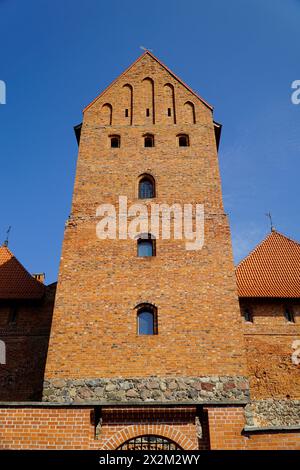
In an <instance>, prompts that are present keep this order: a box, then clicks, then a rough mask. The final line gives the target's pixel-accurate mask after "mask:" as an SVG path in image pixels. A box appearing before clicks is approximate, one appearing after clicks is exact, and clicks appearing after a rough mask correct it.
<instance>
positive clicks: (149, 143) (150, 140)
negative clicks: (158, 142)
mask: <svg viewBox="0 0 300 470" xmlns="http://www.w3.org/2000/svg"><path fill="white" fill-rule="evenodd" d="M144 147H154V135H153V134H146V135H144Z"/></svg>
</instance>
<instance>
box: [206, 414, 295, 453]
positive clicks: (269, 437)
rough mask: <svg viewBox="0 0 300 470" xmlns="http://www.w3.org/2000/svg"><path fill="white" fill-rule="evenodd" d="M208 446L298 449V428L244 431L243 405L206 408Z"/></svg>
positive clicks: (238, 448) (251, 448) (228, 448)
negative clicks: (208, 432) (208, 431)
mask: <svg viewBox="0 0 300 470" xmlns="http://www.w3.org/2000/svg"><path fill="white" fill-rule="evenodd" d="M207 411H208V422H209V430H210V435H209V438H210V448H211V449H212V450H216V449H224V450H260V449H261V450H262V449H264V450H296V449H298V450H299V449H300V431H299V430H298V431H297V430H295V431H292V430H291V431H283V430H282V431H279V430H277V431H275V430H273V431H272V430H270V429H269V430H266V431H264V432H254V431H252V432H250V431H248V432H243V429H244V426H245V420H244V410H243V408H242V407H230V406H228V407H220V408H213V407H211V408H208V410H207Z"/></svg>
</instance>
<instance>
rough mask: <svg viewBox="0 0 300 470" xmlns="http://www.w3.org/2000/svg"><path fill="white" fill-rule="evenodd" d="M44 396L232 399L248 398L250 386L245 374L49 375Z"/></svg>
mask: <svg viewBox="0 0 300 470" xmlns="http://www.w3.org/2000/svg"><path fill="white" fill-rule="evenodd" d="M43 399H44V401H48V402H57V403H82V402H85V401H86V402H102V403H127V402H128V403H131V402H135V403H149V402H161V403H168V402H169V403H170V402H172V403H176V402H177V403H183V402H185V403H189V402H191V403H201V402H202V403H207V402H217V401H219V402H223V401H224V402H226V401H228V402H232V403H235V402H247V401H248V400H249V387H248V382H247V379H246V378H245V377H234V378H232V377H167V378H162V377H159V378H158V377H149V378H144V379H143V378H130V379H126V378H116V379H77V380H71V379H52V380H47V381H45V383H44V397H43Z"/></svg>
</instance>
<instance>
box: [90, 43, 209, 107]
mask: <svg viewBox="0 0 300 470" xmlns="http://www.w3.org/2000/svg"><path fill="white" fill-rule="evenodd" d="M146 55H149V56H150V57H152V59H153V60H155V61H156V62H157V63H158V64H160V65H161V66H162V67H163V68H164V69H165V70H167V72H168V73H170V74H171V75H172V76H173V77H174V78H175V79H176V80H178V81H179V82H180V83H181V84H182V85H183V86H184V87H185V88H186V89H187V90H188V91H190V92H191V93H192V94H193V95H194V96H195V97H196V98H197V99H198V100H200V101H201V102H202V103H203V104H205V106H207V107H208V108H209V109H211V110H213V106H212V105H210V104H209V103H208V102H207V101H205V100H204V99H203V98H201V96H200V95H198V93H196V92H195V91H194V90H192V88H190V87H189V86H188V85H187V84H186V83H185V82H184V81H183V80H181V78H179V77H178V76H177V75H176V74H175V73H174V72H172V70H170V69H169V67H167V66H166V65H165V64H164V63H163V62H162V61H161V60H159V59H158V58H157V57H156V56H155V55H154V54H152V52H150V51H148V50H146V51H144V52H143V53H142V54H141V55H140V56H139V57H137V59H136V60H135V61H134V62H132V64H131V65H129V67H127V68H126V69H125V70H124V72H122V73H121V74H120V75H118V76H117V78H115V79H114V80H113V81H112V82H111V83H110V84H109V85H108V86H107V87H106V88H104V90H103V91H101V92H100V93H99V94H98V95H97V96H96V98H94V99H93V100H92V101H91V102H90V103H89V104H88V105H87V106H85V108H84V109H83V113H84V112H85V111H86V110H87V109H89V108H90V107H91V106H92V105H93V104H94V103H95V102H96V101H97V100H98V99H99V98H100V97H101V96H102V95H103V94H104V93H106V92H107V91H108V90H109V89H110V88H111V87H112V86H113V85H114V84H115V83H116V82H117V81H118V80H119V79H120V78H121V77H123V75H125V74H126V73H127V72H129V70H130V69H131V68H132V67H134V66H135V65H136V64H137V63H138V62H139V61H140V60H142V59H143V58H144V57H145V56H146Z"/></svg>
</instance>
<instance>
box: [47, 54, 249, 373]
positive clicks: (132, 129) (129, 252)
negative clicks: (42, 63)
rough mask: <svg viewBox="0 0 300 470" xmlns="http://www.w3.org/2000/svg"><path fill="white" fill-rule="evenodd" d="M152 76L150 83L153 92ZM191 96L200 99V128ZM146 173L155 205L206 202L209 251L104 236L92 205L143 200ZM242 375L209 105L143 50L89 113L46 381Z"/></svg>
mask: <svg viewBox="0 0 300 470" xmlns="http://www.w3.org/2000/svg"><path fill="white" fill-rule="evenodd" d="M147 77H151V79H152V80H153V81H154V100H152V98H151V96H150V95H151V93H152V92H151V84H150V82H149V81H147V80H146V81H145V80H144V79H145V78H147ZM126 84H130V85H131V86H132V87H133V109H132V113H131V111H130V112H129V116H131V114H132V125H130V118H126V117H125V109H129V108H130V103H129V102H128V87H127V88H126V87H125V91H124V85H126ZM166 84H171V85H172V86H173V87H174V90H175V107H176V110H175V111H176V124H175V123H174V117H171V118H170V117H168V116H167V108H168V107H169V105H168V103H169V101H168V100H169V98H170V97H169V94H170V87H169V88H168V87H167V88H166V87H165V85H166ZM149 96H150V98H149ZM187 101H192V102H193V103H194V106H195V117H196V123H195V124H194V123H193V122H192V117H191V114H190V110H188V109H187V108H186V106H185V103H186V102H187ZM106 103H109V104H110V105H111V106H112V109H113V111H112V113H113V114H112V125H111V126H110V125H109V123H110V120H109V119H108V117H107V116H108V114H109V107H107V106H104V111H103V105H105V104H106ZM153 103H154V107H153ZM146 108H149V110H150V111H149V113H150V116H149V117H146ZM130 109H131V108H130ZM172 116H174V109H172ZM145 132H151V133H153V134H154V136H155V147H153V148H144V147H143V135H144V134H145ZM180 132H184V133H187V134H189V136H190V144H191V145H190V147H185V148H182V147H178V143H177V138H176V135H177V134H178V133H180ZM111 134H119V135H120V136H121V147H120V148H119V149H111V148H110V143H109V135H111ZM143 173H151V174H152V175H153V177H154V178H155V180H156V185H157V186H156V188H157V197H156V198H155V201H154V202H157V203H169V204H173V203H174V202H178V203H180V204H183V203H203V204H204V205H205V214H206V218H205V245H204V248H203V249H202V250H199V251H187V250H186V249H185V242H184V241H181V240H174V239H173V238H172V239H171V240H157V243H156V251H157V256H155V257H153V258H151V259H149V258H148V259H141V258H138V257H137V256H136V243H135V241H133V240H122V241H119V240H106V241H103V240H99V239H97V237H96V223H97V221H98V220H99V218H97V217H96V216H95V213H96V208H97V206H98V205H99V204H100V203H113V204H116V203H117V201H118V196H119V195H125V196H127V197H128V204H131V203H134V202H138V199H137V181H138V177H139V175H141V174H143ZM147 204H149V201H148V203H147ZM140 302H150V303H152V304H154V305H156V307H157V309H158V335H155V336H137V334H136V310H135V307H136V305H137V304H139V303H140ZM244 372H245V357H244V347H243V337H242V329H241V318H240V314H239V308H238V302H237V296H236V285H235V277H234V269H233V261H232V253H231V244H230V234H229V227H228V221H227V218H226V216H225V214H224V210H223V205H222V197H221V185H220V177H219V169H218V158H217V150H216V143H215V136H214V127H213V118H212V113H211V110H210V109H209V108H208V107H207V106H206V105H205V104H203V103H202V102H201V101H200V100H198V99H197V98H196V97H195V96H194V95H193V94H192V93H191V92H190V91H188V90H187V89H186V88H185V87H184V86H183V85H181V84H180V83H179V82H178V81H177V80H176V79H175V78H174V77H173V76H172V75H170V74H169V73H168V72H167V71H166V70H165V69H164V68H163V67H162V66H161V65H159V64H158V63H157V62H156V61H155V60H154V59H152V58H151V57H150V56H149V55H145V56H144V57H143V58H142V59H141V60H140V61H139V62H138V63H136V65H135V66H134V67H133V68H131V69H130V70H129V71H128V72H127V73H126V74H125V75H123V76H121V77H120V78H119V80H118V81H117V82H116V83H115V84H114V85H113V86H112V87H110V88H109V89H108V90H107V91H106V92H105V93H104V94H103V95H102V96H101V97H100V98H99V99H98V100H96V101H95V102H94V103H93V104H92V106H91V107H89V108H88V109H87V110H86V112H85V114H84V120H83V127H82V133H81V141H80V148H79V158H78V165H77V173H76V181H75V189H74V196H73V203H72V214H71V218H70V220H69V222H68V224H67V227H66V231H65V238H64V245H63V252H62V259H61V265H60V274H59V281H58V291H57V297H56V305H55V312H54V319H53V328H52V332H51V339H50V348H49V354H48V359H47V366H46V379H47V380H49V379H51V378H69V379H76V378H78V379H80V378H94V377H95V378H97V377H101V378H103V377H104V378H105V377H106V378H107V377H118V376H122V377H147V376H151V375H154V376H159V377H167V376H170V377H172V376H209V375H228V376H230V375H232V376H236V375H243V374H244Z"/></svg>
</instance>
